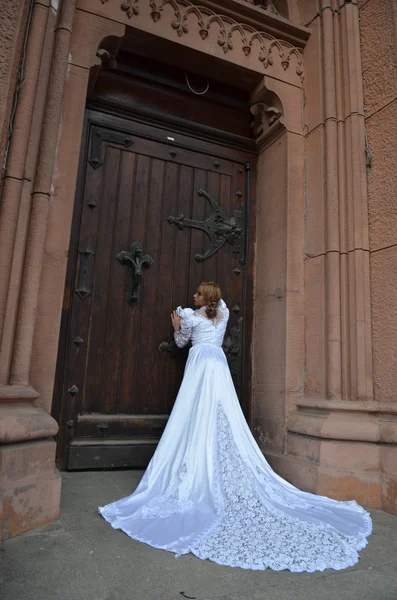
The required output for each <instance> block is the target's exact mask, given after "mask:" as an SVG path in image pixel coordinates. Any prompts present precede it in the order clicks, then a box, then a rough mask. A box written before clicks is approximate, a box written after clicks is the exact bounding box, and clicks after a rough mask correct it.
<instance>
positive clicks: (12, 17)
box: [0, 0, 29, 190]
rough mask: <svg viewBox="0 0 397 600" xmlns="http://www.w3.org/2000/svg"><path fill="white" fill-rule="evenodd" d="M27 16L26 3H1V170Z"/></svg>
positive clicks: (16, 0)
mask: <svg viewBox="0 0 397 600" xmlns="http://www.w3.org/2000/svg"><path fill="white" fill-rule="evenodd" d="M28 12H29V2H26V0H1V2H0V167H1V166H2V165H3V160H4V151H5V148H6V143H7V136H8V125H9V121H10V114H11V109H12V103H13V98H14V90H15V85H16V81H17V75H18V70H19V65H20V60H21V54H22V46H23V39H24V33H25V27H26V22H27V18H28ZM0 190H1V184H0Z"/></svg>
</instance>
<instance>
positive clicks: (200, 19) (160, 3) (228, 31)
mask: <svg viewBox="0 0 397 600" xmlns="http://www.w3.org/2000/svg"><path fill="white" fill-rule="evenodd" d="M100 1H101V3H102V4H107V3H109V2H112V1H115V0H100ZM117 1H118V2H119V1H120V0H117ZM167 6H168V7H170V8H171V9H172V12H173V15H172V18H171V21H170V23H169V25H170V26H171V27H172V29H174V30H175V31H176V32H177V34H178V36H179V37H182V36H183V35H186V34H189V33H191V29H190V27H191V20H190V17H195V26H196V28H197V30H198V33H199V35H200V37H201V39H202V41H203V42H205V40H206V39H207V37H208V35H209V33H210V31H212V29H215V28H216V29H217V31H218V40H217V42H218V45H219V46H220V47H221V48H222V50H223V52H224V53H225V54H227V53H228V52H229V51H230V50H233V49H234V44H235V39H236V36H238V37H239V42H240V43H241V50H242V52H243V53H244V55H245V56H246V57H247V56H249V55H251V53H254V52H256V53H257V56H258V60H259V61H260V63H262V65H263V67H264V69H265V70H266V69H267V68H268V67H269V66H270V65H273V63H274V60H275V57H276V56H277V57H278V59H279V60H280V62H281V65H282V67H283V69H284V70H285V71H286V70H287V69H288V68H289V67H290V62H291V57H293V56H294V57H295V58H296V63H297V64H296V74H297V75H298V76H299V77H300V79H301V81H302V82H303V79H304V64H303V55H302V51H301V49H300V48H299V47H297V46H294V45H293V44H292V43H291V42H289V41H287V40H284V39H278V38H276V37H275V36H274V35H272V34H270V33H269V32H267V31H263V30H260V29H257V28H256V27H254V26H253V25H252V24H249V23H245V22H243V20H240V21H237V20H236V19H235V18H233V17H232V16H230V15H227V14H221V13H219V12H215V11H214V10H212V8H210V7H209V6H205V5H203V4H194V3H193V2H190V1H189V0H149V3H148V4H146V2H144V3H142V4H141V0H122V1H121V3H120V9H121V10H122V11H124V12H125V13H126V15H127V17H128V18H129V19H131V18H133V17H137V16H138V15H140V13H141V10H142V9H143V10H145V9H149V10H150V16H151V18H152V20H153V21H154V22H155V23H157V22H159V21H160V20H161V19H163V18H164V17H165V11H164V9H165V7H167ZM250 8H251V9H254V8H255V7H250ZM167 16H168V17H169V12H167ZM297 29H299V30H302V32H303V33H306V31H305V30H304V28H297ZM307 35H308V34H307ZM305 37H306V36H305ZM306 39H307V37H306Z"/></svg>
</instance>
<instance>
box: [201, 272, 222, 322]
mask: <svg viewBox="0 0 397 600" xmlns="http://www.w3.org/2000/svg"><path fill="white" fill-rule="evenodd" d="M199 290H200V291H201V293H202V295H203V297H204V301H205V306H206V308H205V312H206V315H207V317H208V318H209V319H215V317H216V316H217V314H218V305H219V301H220V299H221V298H222V292H221V288H220V287H219V285H218V284H217V283H216V282H215V281H202V282H201V283H200V285H199Z"/></svg>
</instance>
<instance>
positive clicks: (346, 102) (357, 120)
mask: <svg viewBox="0 0 397 600" xmlns="http://www.w3.org/2000/svg"><path fill="white" fill-rule="evenodd" d="M317 5H319V6H317ZM301 6H302V5H301ZM302 18H303V22H304V23H310V27H311V29H312V36H311V38H310V40H309V42H308V44H307V47H306V48H305V67H306V68H305V76H306V79H305V95H306V99H305V113H304V127H305V135H306V141H305V145H306V186H305V189H306V198H305V212H306V231H305V256H304V263H305V377H304V380H305V384H304V391H303V393H302V394H301V398H300V399H299V400H298V401H297V403H296V407H295V410H293V411H291V412H290V414H289V415H288V417H287V431H288V432H290V433H291V434H293V435H288V439H287V453H288V457H289V458H291V460H290V461H289V462H288V463H287V462H286V461H281V463H280V464H281V466H280V470H281V472H282V473H284V475H285V476H287V477H288V478H289V479H290V480H291V481H293V482H295V483H297V484H299V483H300V482H301V481H306V484H307V485H306V487H307V489H311V490H313V491H315V492H317V493H320V494H324V495H329V496H331V497H334V498H338V499H346V500H347V499H353V498H354V499H356V500H357V501H359V502H362V503H363V504H365V505H366V506H369V507H376V508H380V507H382V506H383V499H382V498H383V491H382V490H383V487H384V486H383V478H384V473H383V471H384V465H385V464H386V463H385V461H384V459H383V458H382V453H383V452H384V449H382V448H381V446H379V445H378V444H376V443H377V442H383V443H387V444H392V443H395V442H396V441H397V436H396V433H397V431H396V429H395V428H394V426H392V421H393V420H394V418H395V417H393V415H395V413H396V406H395V405H392V404H389V405H388V406H386V405H385V403H383V402H382V401H374V398H373V374H372V338H371V305H370V277H369V275H370V271H369V250H370V248H369V235H368V195H367V179H366V142H365V116H364V102H363V87H362V65H361V52H360V30H359V7H358V5H357V3H350V2H344V1H342V0H334V1H333V2H329V1H328V0H321V2H319V3H317V2H316V3H307V4H306V5H305V7H303V8H302ZM387 423H388V424H389V425H386V424H387ZM389 450H390V451H389V453H388V455H390V452H393V451H394V450H395V447H394V449H393V446H391V445H390V446H389ZM388 464H389V465H390V464H391V460H389V463H388ZM308 473H311V475H310V477H309V476H308V475H307V474H308ZM389 508H390V503H389ZM394 510H397V505H395V508H394Z"/></svg>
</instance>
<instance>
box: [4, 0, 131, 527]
mask: <svg viewBox="0 0 397 600" xmlns="http://www.w3.org/2000/svg"><path fill="white" fill-rule="evenodd" d="M43 4H44V3H43V2H41V1H40V2H37V3H35V4H34V6H33V15H32V19H31V29H30V32H29V38H28V46H27V60H26V78H27V80H28V83H27V84H26V86H24V88H23V92H22V93H21V95H20V98H19V102H18V106H17V111H16V116H15V123H14V131H15V133H14V135H13V137H12V141H11V146H10V152H9V161H8V163H7V171H6V178H5V185H4V190H3V198H2V204H1V213H0V231H2V232H4V235H2V236H1V238H0V245H1V248H0V255H1V263H0V277H1V281H2V285H1V286H0V290H1V291H0V324H1V328H0V334H1V335H0V340H1V345H0V514H1V517H2V519H1V520H2V536H3V538H6V537H8V536H15V535H18V534H19V533H22V532H24V531H28V530H29V529H32V528H35V527H38V526H40V525H43V524H45V523H47V522H50V521H52V520H54V519H56V518H57V516H58V514H59V504H60V475H59V473H58V472H57V470H56V469H55V442H54V441H53V439H52V437H53V436H54V435H55V434H56V433H57V430H58V425H57V423H56V422H55V420H54V419H53V418H52V417H51V416H50V415H49V414H48V413H49V411H50V409H51V397H52V390H53V384H54V375H55V362H56V355H57V346H58V331H59V323H60V316H61V308H62V297H63V289H64V280H65V269H66V263H67V250H68V245H69V235H70V227H71V215H72V211H73V203H74V194H75V183H76V178H77V168H78V158H79V150H80V142H81V132H82V127H83V119H84V109H85V101H86V93H87V86H88V81H89V75H90V68H91V67H92V66H93V65H96V64H97V63H100V61H99V60H98V59H96V53H97V50H98V47H99V46H100V43H101V40H103V39H104V38H108V37H110V39H111V40H113V43H116V44H117V39H116V37H115V36H118V37H119V38H120V37H122V35H123V34H124V30H125V26H124V25H120V24H117V23H114V22H112V21H110V20H107V19H103V18H101V17H96V16H95V15H90V14H87V13H85V12H84V11H76V0H63V1H62V3H61V5H60V10H59V14H56V13H55V12H54V11H53V10H52V8H51V7H50V5H49V4H47V6H43ZM73 26H75V30H76V31H75V32H74V34H73V36H72V27H73ZM109 43H112V42H109ZM57 325H58V326H57Z"/></svg>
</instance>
